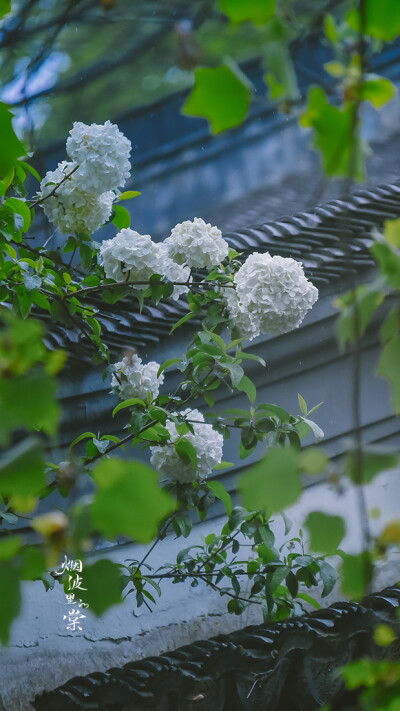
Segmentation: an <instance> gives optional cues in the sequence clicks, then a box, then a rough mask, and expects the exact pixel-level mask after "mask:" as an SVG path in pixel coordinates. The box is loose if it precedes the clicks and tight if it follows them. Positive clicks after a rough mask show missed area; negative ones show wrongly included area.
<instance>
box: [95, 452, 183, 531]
mask: <svg viewBox="0 0 400 711" xmlns="http://www.w3.org/2000/svg"><path fill="white" fill-rule="evenodd" d="M92 476H93V479H94V481H95V482H96V484H97V486H98V491H97V492H96V494H95V497H94V500H93V503H92V505H91V516H92V519H93V523H94V525H95V526H96V527H97V529H98V530H99V531H100V532H101V533H103V534H104V535H105V536H108V537H109V538H115V537H116V536H119V535H123V534H125V535H127V536H130V537H131V538H133V539H134V540H136V541H139V542H140V543H147V542H148V541H151V539H152V538H154V536H155V535H156V534H157V531H158V526H159V524H160V523H161V521H162V520H163V519H164V518H165V516H167V515H168V514H169V513H171V512H172V511H173V510H174V508H175V501H174V500H173V498H172V496H171V495H170V494H168V493H167V492H166V491H164V490H162V489H160V486H159V483H158V476H157V473H156V472H155V471H153V470H152V469H150V468H149V467H148V466H146V465H145V464H143V463H142V462H137V461H122V460H120V459H111V458H110V459H108V460H106V461H102V462H100V463H99V464H98V465H97V467H95V469H94V470H93V472H92Z"/></svg>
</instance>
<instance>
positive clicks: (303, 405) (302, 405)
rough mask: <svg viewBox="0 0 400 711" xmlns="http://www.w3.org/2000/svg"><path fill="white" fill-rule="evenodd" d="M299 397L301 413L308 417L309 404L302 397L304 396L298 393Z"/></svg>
mask: <svg viewBox="0 0 400 711" xmlns="http://www.w3.org/2000/svg"><path fill="white" fill-rule="evenodd" d="M297 397H298V400H299V406H300V410H301V412H302V413H303V415H306V414H307V411H308V408H307V403H306V401H305V400H304V397H302V396H301V395H300V393H297Z"/></svg>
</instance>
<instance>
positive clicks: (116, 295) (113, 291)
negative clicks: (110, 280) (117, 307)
mask: <svg viewBox="0 0 400 711" xmlns="http://www.w3.org/2000/svg"><path fill="white" fill-rule="evenodd" d="M130 290H131V289H130V287H129V286H128V285H126V286H125V284H116V285H115V286H113V285H112V284H110V288H109V289H104V291H102V293H101V298H102V299H103V301H105V302H106V304H116V303H117V301H120V300H121V299H123V298H125V296H127V295H128V294H129V292H130Z"/></svg>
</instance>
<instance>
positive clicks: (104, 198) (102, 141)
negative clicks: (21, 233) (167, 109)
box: [38, 121, 131, 235]
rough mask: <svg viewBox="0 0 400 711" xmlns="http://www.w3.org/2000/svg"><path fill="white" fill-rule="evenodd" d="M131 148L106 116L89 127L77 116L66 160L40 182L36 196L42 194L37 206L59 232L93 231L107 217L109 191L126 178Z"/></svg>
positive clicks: (110, 207)
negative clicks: (40, 201) (103, 119)
mask: <svg viewBox="0 0 400 711" xmlns="http://www.w3.org/2000/svg"><path fill="white" fill-rule="evenodd" d="M130 152H131V142H130V141H128V139H127V138H126V137H125V136H124V135H123V133H121V131H120V130H119V129H118V126H115V125H114V124H112V123H110V121H106V122H105V124H103V125H99V124H96V123H93V124H91V126H87V125H86V124H84V123H81V122H78V121H76V122H75V123H74V125H73V128H72V129H71V131H70V136H69V138H68V140H67V153H68V155H69V157H70V158H71V161H70V162H68V161H62V162H61V163H59V164H58V166H57V168H56V170H50V171H49V172H47V173H46V175H45V177H44V178H43V180H42V182H41V183H40V192H39V194H38V196H39V198H40V199H43V198H46V200H44V201H43V202H42V203H41V207H42V208H43V210H44V212H45V214H46V217H47V218H48V219H49V220H50V222H53V223H54V224H55V225H56V226H57V227H58V229H59V230H60V232H62V233H63V234H74V235H79V234H82V233H89V234H93V232H96V230H98V229H99V227H101V226H102V225H103V224H104V223H105V222H107V220H108V219H109V218H110V216H111V212H112V204H113V201H114V200H115V197H116V196H115V193H114V192H113V191H114V190H115V189H116V188H117V187H118V186H122V185H124V183H125V181H126V180H127V179H128V178H129V175H130V162H129V155H130ZM70 174H71V175H70ZM67 175H68V176H69V175H70V177H68V179H67V180H65V182H63V183H62V185H60V186H59V187H57V189H56V190H55V192H54V195H51V197H47V196H48V195H49V194H50V193H51V192H52V191H53V190H54V189H55V187H56V186H57V184H58V183H60V182H61V181H62V180H63V179H64V178H65V177H66V176H67Z"/></svg>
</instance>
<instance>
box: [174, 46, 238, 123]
mask: <svg viewBox="0 0 400 711" xmlns="http://www.w3.org/2000/svg"><path fill="white" fill-rule="evenodd" d="M194 74H195V84H194V87H193V90H192V93H191V94H190V96H189V98H188V100H187V101H186V104H185V106H184V107H183V113H184V114H186V115H187V116H199V117H204V118H206V119H207V120H208V121H209V123H210V126H211V130H212V132H213V133H221V131H226V130H227V129H228V128H233V127H234V126H238V125H239V124H240V123H241V122H242V121H243V119H244V118H245V116H246V114H247V112H248V109H249V105H250V92H251V89H250V84H249V81H248V79H247V77H246V76H245V75H244V74H243V73H242V71H241V70H240V68H239V67H238V66H237V65H236V64H235V63H234V62H232V61H230V60H227V61H226V62H225V63H224V64H221V66H219V67H216V68H212V69H209V68H206V67H200V68H199V69H196V70H195V72H194Z"/></svg>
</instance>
